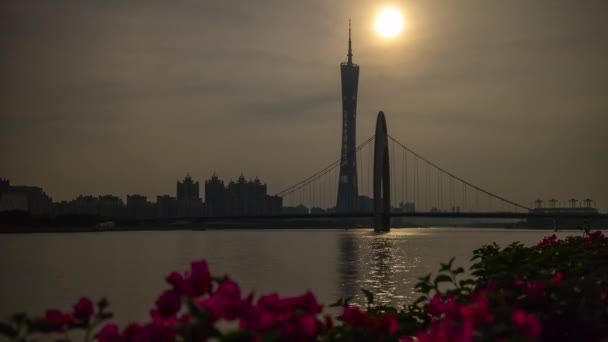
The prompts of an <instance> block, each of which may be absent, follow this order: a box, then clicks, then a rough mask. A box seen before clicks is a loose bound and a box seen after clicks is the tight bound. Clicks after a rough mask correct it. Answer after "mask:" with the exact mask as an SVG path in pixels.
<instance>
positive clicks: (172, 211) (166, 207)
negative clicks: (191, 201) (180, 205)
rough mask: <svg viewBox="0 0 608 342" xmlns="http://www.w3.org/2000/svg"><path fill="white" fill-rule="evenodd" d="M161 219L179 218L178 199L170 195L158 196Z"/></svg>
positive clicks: (157, 202)
mask: <svg viewBox="0 0 608 342" xmlns="http://www.w3.org/2000/svg"><path fill="white" fill-rule="evenodd" d="M156 206H157V207H158V217H159V218H174V217H177V199H176V198H175V197H172V196H169V195H163V196H156Z"/></svg>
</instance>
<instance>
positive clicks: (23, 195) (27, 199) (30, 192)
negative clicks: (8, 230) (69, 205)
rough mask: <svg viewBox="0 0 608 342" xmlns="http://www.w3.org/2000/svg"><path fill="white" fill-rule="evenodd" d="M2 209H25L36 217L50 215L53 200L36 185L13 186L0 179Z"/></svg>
mask: <svg viewBox="0 0 608 342" xmlns="http://www.w3.org/2000/svg"><path fill="white" fill-rule="evenodd" d="M0 211H24V212H27V213H29V214H30V215H31V216H34V217H41V216H43V217H50V216H52V213H53V201H52V200H51V198H50V197H49V196H47V194H46V193H44V191H42V188H39V187H35V186H11V185H10V183H9V181H8V180H5V179H0Z"/></svg>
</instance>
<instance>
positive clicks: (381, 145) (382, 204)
mask: <svg viewBox="0 0 608 342" xmlns="http://www.w3.org/2000/svg"><path fill="white" fill-rule="evenodd" d="M389 163H390V161H389V153H388V132H387V129H386V119H385V118H384V112H382V111H380V112H378V118H377V119H376V136H375V138H374V231H377V232H387V231H390V230H391V216H390V211H391V186H390V181H391V177H390V168H389V165H390V164H389Z"/></svg>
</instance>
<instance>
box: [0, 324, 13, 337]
mask: <svg viewBox="0 0 608 342" xmlns="http://www.w3.org/2000/svg"><path fill="white" fill-rule="evenodd" d="M0 335H4V336H6V337H8V338H10V339H13V338H15V336H17V329H15V328H14V327H13V326H11V325H9V324H6V323H4V322H0Z"/></svg>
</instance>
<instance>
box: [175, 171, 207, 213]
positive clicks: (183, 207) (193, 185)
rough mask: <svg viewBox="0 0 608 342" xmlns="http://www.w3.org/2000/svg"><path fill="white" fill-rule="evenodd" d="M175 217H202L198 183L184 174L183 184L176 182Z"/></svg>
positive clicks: (201, 202) (201, 201)
mask: <svg viewBox="0 0 608 342" xmlns="http://www.w3.org/2000/svg"><path fill="white" fill-rule="evenodd" d="M176 195H177V196H176V197H177V216H178V217H200V216H203V200H202V199H201V198H200V196H199V183H198V182H194V181H193V180H192V178H191V177H190V174H186V178H184V180H183V182H179V181H178V182H177V191H176Z"/></svg>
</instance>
